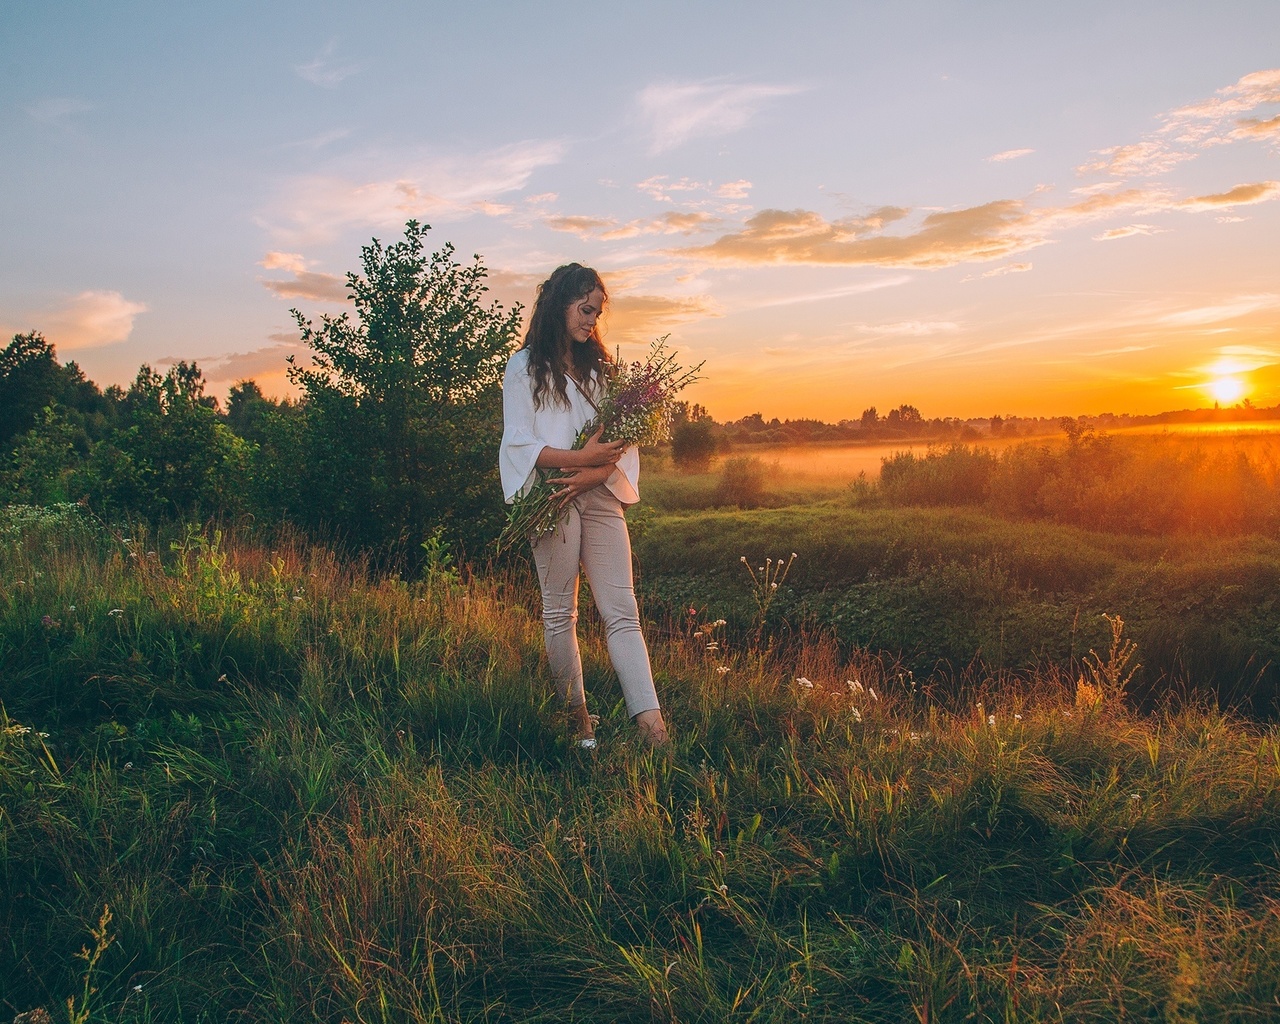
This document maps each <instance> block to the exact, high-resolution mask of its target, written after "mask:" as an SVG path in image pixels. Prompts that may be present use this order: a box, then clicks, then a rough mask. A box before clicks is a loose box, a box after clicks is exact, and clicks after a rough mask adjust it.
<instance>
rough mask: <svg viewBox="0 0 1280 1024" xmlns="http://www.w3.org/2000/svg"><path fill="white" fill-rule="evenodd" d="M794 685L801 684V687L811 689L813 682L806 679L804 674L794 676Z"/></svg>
mask: <svg viewBox="0 0 1280 1024" xmlns="http://www.w3.org/2000/svg"><path fill="white" fill-rule="evenodd" d="M796 685H797V686H802V687H804V688H805V689H806V690H812V689H813V683H812V682H810V681H809V680H808V679H806V678H805V677H804V676H796Z"/></svg>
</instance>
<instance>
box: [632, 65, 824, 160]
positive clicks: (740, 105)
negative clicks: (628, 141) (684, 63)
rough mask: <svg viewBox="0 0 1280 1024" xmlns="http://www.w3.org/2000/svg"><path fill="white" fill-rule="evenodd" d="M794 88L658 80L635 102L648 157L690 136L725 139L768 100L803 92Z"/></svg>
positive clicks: (673, 146) (790, 86)
mask: <svg viewBox="0 0 1280 1024" xmlns="http://www.w3.org/2000/svg"><path fill="white" fill-rule="evenodd" d="M803 91H804V89H803V87H802V86H798V85H760V84H755V83H748V82H723V81H714V80H712V81H702V82H662V83H656V84H654V85H650V86H647V87H646V88H645V89H643V90H642V91H641V93H640V95H639V97H638V98H637V104H638V106H639V110H640V116H641V119H642V120H643V121H644V123H645V127H646V130H647V133H648V135H649V148H650V151H651V152H652V153H655V154H657V153H665V152H666V151H667V150H671V149H675V148H676V147H677V146H680V145H683V144H684V143H685V142H688V141H689V140H690V139H692V138H694V137H695V136H697V137H701V138H706V137H708V136H719V135H729V134H731V133H733V132H736V131H739V130H740V129H742V128H744V127H745V126H746V125H747V122H749V121H750V120H751V119H752V118H753V117H754V116H755V115H756V114H757V113H759V111H760V110H762V109H763V108H764V107H765V106H766V105H767V104H768V103H769V102H770V101H771V100H775V99H778V98H779V97H783V96H793V95H795V94H796V93H799V92H803Z"/></svg>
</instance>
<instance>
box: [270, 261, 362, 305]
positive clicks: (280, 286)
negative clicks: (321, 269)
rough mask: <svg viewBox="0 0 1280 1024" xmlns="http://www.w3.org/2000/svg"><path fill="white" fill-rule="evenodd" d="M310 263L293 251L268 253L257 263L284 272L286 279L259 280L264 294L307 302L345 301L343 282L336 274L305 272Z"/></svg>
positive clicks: (345, 289)
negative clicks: (265, 291)
mask: <svg viewBox="0 0 1280 1024" xmlns="http://www.w3.org/2000/svg"><path fill="white" fill-rule="evenodd" d="M310 263H311V261H310V260H307V259H305V258H304V257H303V256H302V255H301V254H299V253H296V252H269V253H267V254H266V255H265V256H264V257H263V258H262V261H261V264H260V265H261V266H262V267H263V268H264V269H266V270H285V271H288V272H289V273H290V274H291V275H293V276H292V277H290V278H289V279H288V280H284V281H281V280H276V279H272V278H259V280H261V281H262V286H263V287H264V288H266V289H267V291H269V292H272V293H273V294H275V295H277V296H279V297H280V298H282V299H311V300H313V301H315V302H346V301H347V291H348V289H347V282H346V280H345V278H341V277H338V276H337V275H336V274H323V273H318V272H316V271H312V270H308V269H307V268H308V266H310Z"/></svg>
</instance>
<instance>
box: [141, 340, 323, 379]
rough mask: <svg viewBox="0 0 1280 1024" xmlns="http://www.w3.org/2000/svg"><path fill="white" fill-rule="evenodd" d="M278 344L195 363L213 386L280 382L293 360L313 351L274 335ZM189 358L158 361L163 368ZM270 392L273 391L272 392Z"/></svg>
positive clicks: (169, 358)
mask: <svg viewBox="0 0 1280 1024" xmlns="http://www.w3.org/2000/svg"><path fill="white" fill-rule="evenodd" d="M271 338H272V340H274V341H277V342H278V344H275V345H266V346H263V347H262V348H255V349H252V350H251V351H249V352H224V353H220V354H218V355H211V356H200V357H198V358H197V359H196V360H195V362H196V363H197V364H198V365H199V367H200V370H201V372H202V373H203V374H204V376H205V379H206V380H208V381H210V382H212V383H218V384H221V383H231V382H236V381H242V380H254V379H260V378H263V377H267V378H269V379H275V380H277V381H279V380H280V378H283V377H284V374H285V369H286V367H287V365H288V364H287V363H286V360H287V359H288V357H289V356H302V355H304V354H305V353H307V352H308V351H309V349H308V348H307V347H306V346H305V345H303V344H302V342H301V341H299V340H298V339H296V338H294V337H293V336H291V335H286V334H273V335H271ZM180 359H187V360H190V359H191V357H190V356H189V355H188V356H165V357H164V358H162V359H157V360H156V364H157V365H159V366H166V365H171V364H173V363H176V362H178V361H179V360H180ZM268 391H270V389H268Z"/></svg>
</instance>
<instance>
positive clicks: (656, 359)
mask: <svg viewBox="0 0 1280 1024" xmlns="http://www.w3.org/2000/svg"><path fill="white" fill-rule="evenodd" d="M702 365H703V364H702V363H699V364H698V365H697V366H695V367H693V368H692V369H688V370H686V369H684V368H683V367H682V366H681V365H680V364H679V363H677V362H676V353H674V352H668V351H667V336H666V335H664V336H663V337H661V338H658V339H657V340H656V341H654V342H653V344H652V345H650V346H649V355H648V356H647V357H646V358H645V360H644V361H643V362H640V361H637V362H633V363H623V362H621V361H619V362H615V363H613V364H612V366H611V367H607V370H608V375H607V377H606V379H605V393H604V397H603V398H602V399H601V400H600V403H599V405H598V407H597V412H596V415H595V417H594V418H592V419H591V420H589V421H588V422H587V423H586V425H585V426H583V428H582V429H581V430H579V431H578V436H577V438H575V439H574V442H573V450H574V451H577V450H580V449H581V448H583V447H585V446H586V443H587V440H588V439H589V438H590V437H591V435H592V434H594V433H595V432H596V431H597V430H598V429H599V428H600V427H601V426H603V427H604V430H603V432H602V433H601V435H600V440H601V441H602V442H608V441H626V442H627V445H628V446H630V445H653V444H659V443H661V442H663V441H665V440H667V439H668V437H670V434H671V407H672V405H673V404H674V402H675V399H676V395H678V394H679V393H680V392H681V391H683V390H684V389H685V388H686V387H688V386H689V385H690V384H692V383H693V382H694V381H695V380H697V379H698V371H699V370H701V369H702ZM558 472H559V471H558V470H555V469H550V470H546V469H540V470H538V473H537V477H538V478H537V480H536V481H535V482H534V485H533V486H532V487H531V488H530V489H529V490H528V491H526V492H525V493H524V494H522V495H520V496H519V497H517V498H516V500H515V501H514V502H512V504H511V506H510V508H509V510H508V513H507V525H506V526H505V527H504V528H503V530H502V535H501V536H500V537H499V538H498V550H499V552H501V551H502V550H504V549H505V548H508V547H510V546H511V545H512V544H518V543H520V542H522V541H524V540H526V539H528V540H537V539H538V538H539V537H541V536H543V535H544V534H547V533H551V532H552V531H553V530H555V528H556V527H557V526H559V525H560V522H561V521H562V520H563V519H564V517H565V514H566V512H567V507H566V505H565V503H564V500H563V498H562V496H561V491H560V485H559V482H558V479H557V476H556V474H557V473H558Z"/></svg>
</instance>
